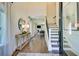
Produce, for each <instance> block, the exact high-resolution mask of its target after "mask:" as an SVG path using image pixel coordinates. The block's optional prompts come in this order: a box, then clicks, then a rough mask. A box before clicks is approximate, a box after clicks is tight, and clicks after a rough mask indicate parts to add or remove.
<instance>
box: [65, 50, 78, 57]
mask: <svg viewBox="0 0 79 59" xmlns="http://www.w3.org/2000/svg"><path fill="white" fill-rule="evenodd" d="M65 53H67V54H68V55H69V56H77V55H76V54H75V53H74V52H72V51H71V50H68V51H65Z"/></svg>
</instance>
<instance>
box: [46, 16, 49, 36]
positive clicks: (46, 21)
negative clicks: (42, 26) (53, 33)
mask: <svg viewBox="0 0 79 59" xmlns="http://www.w3.org/2000/svg"><path fill="white" fill-rule="evenodd" d="M46 27H47V32H48V37H49V27H48V22H47V17H46Z"/></svg>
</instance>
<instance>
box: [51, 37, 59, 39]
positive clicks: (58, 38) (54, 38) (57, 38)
mask: <svg viewBox="0 0 79 59" xmlns="http://www.w3.org/2000/svg"><path fill="white" fill-rule="evenodd" d="M51 39H59V37H51Z"/></svg>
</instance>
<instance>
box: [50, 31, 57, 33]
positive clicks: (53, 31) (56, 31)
mask: <svg viewBox="0 0 79 59" xmlns="http://www.w3.org/2000/svg"><path fill="white" fill-rule="evenodd" d="M50 33H58V31H50Z"/></svg>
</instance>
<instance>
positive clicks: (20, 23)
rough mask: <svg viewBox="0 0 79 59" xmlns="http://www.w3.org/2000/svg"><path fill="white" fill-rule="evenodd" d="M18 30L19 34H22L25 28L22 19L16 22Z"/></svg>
mask: <svg viewBox="0 0 79 59" xmlns="http://www.w3.org/2000/svg"><path fill="white" fill-rule="evenodd" d="M18 28H19V30H20V31H21V32H23V30H24V28H25V20H23V19H22V18H20V19H19V21H18Z"/></svg>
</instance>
